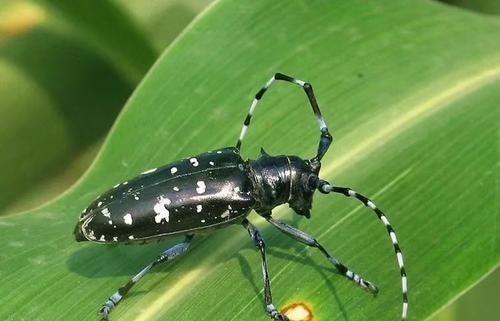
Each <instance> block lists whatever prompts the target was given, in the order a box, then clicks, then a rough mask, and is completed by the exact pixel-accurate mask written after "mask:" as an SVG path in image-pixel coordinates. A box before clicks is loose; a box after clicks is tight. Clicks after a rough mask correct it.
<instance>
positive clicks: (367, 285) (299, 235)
mask: <svg viewBox="0 0 500 321" xmlns="http://www.w3.org/2000/svg"><path fill="white" fill-rule="evenodd" d="M266 220H267V221H268V222H269V223H271V224H272V225H273V226H274V227H276V228H277V229H278V230H280V231H281V232H283V233H284V234H286V235H288V236H290V237H291V238H293V239H295V240H297V241H299V242H301V243H304V244H306V245H308V246H311V247H315V248H317V249H319V250H320V251H321V253H323V255H324V256H325V257H326V258H327V259H328V261H330V262H331V263H332V264H333V265H334V266H335V268H336V269H337V271H338V272H339V273H340V274H341V275H343V276H345V277H346V278H348V279H349V280H351V281H353V282H355V283H356V284H358V285H359V286H360V287H361V288H363V289H365V290H366V291H368V292H371V293H372V294H377V293H378V291H379V290H378V288H377V287H376V286H375V285H374V284H373V283H372V282H370V281H367V280H365V279H363V278H362V277H361V276H359V274H357V273H354V272H353V271H351V270H349V269H348V268H347V267H346V266H345V265H344V264H343V263H342V262H340V260H339V259H337V258H336V257H334V256H331V255H330V253H328V251H327V250H326V249H325V248H324V247H323V246H322V245H321V244H320V243H319V242H318V241H317V240H316V239H315V238H313V237H312V236H310V235H308V234H306V233H304V232H302V231H301V230H299V229H297V228H295V227H293V226H291V225H288V224H286V223H283V222H281V221H278V220H274V219H273V218H272V217H266Z"/></svg>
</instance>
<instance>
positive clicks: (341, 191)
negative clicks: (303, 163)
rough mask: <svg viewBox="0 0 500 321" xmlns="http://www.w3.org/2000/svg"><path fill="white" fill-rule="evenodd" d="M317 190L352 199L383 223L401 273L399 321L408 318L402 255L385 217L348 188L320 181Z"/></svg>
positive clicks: (371, 203) (392, 230)
mask: <svg viewBox="0 0 500 321" xmlns="http://www.w3.org/2000/svg"><path fill="white" fill-rule="evenodd" d="M318 190H319V191H320V192H321V193H323V194H328V193H330V192H333V193H339V194H343V195H345V196H347V197H353V198H355V199H357V200H358V201H360V202H361V203H363V204H364V205H365V206H366V207H368V208H370V209H372V210H373V211H374V212H375V214H376V215H377V217H378V218H379V219H380V220H381V221H382V223H384V225H385V227H386V229H387V232H388V233H389V236H390V237H391V240H392V245H393V246H394V251H395V252H396V257H397V259H398V265H399V270H400V272H401V288H402V291H403V311H402V314H401V320H403V321H405V320H407V318H408V280H407V277H406V271H405V265H404V261H403V253H402V252H401V248H400V247H399V243H398V238H397V236H396V232H395V231H394V229H393V228H392V226H391V223H389V220H388V219H387V216H386V215H385V214H384V212H382V211H381V210H380V209H379V208H378V207H377V206H375V204H374V203H373V202H372V201H371V200H370V199H368V198H367V197H366V196H364V195H361V194H359V193H357V192H355V191H353V190H352V189H350V188H348V187H339V186H331V185H330V184H329V183H328V182H326V181H323V180H320V181H319V185H318Z"/></svg>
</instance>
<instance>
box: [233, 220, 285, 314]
mask: <svg viewBox="0 0 500 321" xmlns="http://www.w3.org/2000/svg"><path fill="white" fill-rule="evenodd" d="M242 225H243V226H244V227H245V228H246V229H247V231H248V233H249V234H250V237H251V238H252V240H253V241H254V244H255V246H256V247H257V249H259V251H260V254H261V256H262V275H263V277H264V300H265V303H266V313H267V315H268V316H269V317H271V318H272V319H273V320H279V321H289V319H288V318H287V317H286V316H285V315H283V314H281V313H280V312H279V311H278V309H276V307H275V306H274V304H273V298H272V295H271V282H270V280H269V272H268V271H267V259H266V244H265V242H264V239H263V238H262V236H261V235H260V232H259V230H257V228H255V226H253V225H252V223H250V222H249V221H248V220H247V219H244V220H243V222H242Z"/></svg>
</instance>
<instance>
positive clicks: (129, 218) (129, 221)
mask: <svg viewBox="0 0 500 321" xmlns="http://www.w3.org/2000/svg"><path fill="white" fill-rule="evenodd" d="M123 220H124V221H125V224H128V225H132V215H130V213H127V214H125V215H124V216H123Z"/></svg>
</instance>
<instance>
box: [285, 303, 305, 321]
mask: <svg viewBox="0 0 500 321" xmlns="http://www.w3.org/2000/svg"><path fill="white" fill-rule="evenodd" d="M281 313H283V314H284V315H286V316H287V317H288V319H290V321H312V320H313V314H312V309H311V308H310V307H308V306H307V305H306V304H305V303H293V304H290V305H288V306H286V307H285V308H284V309H283V310H282V311H281Z"/></svg>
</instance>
